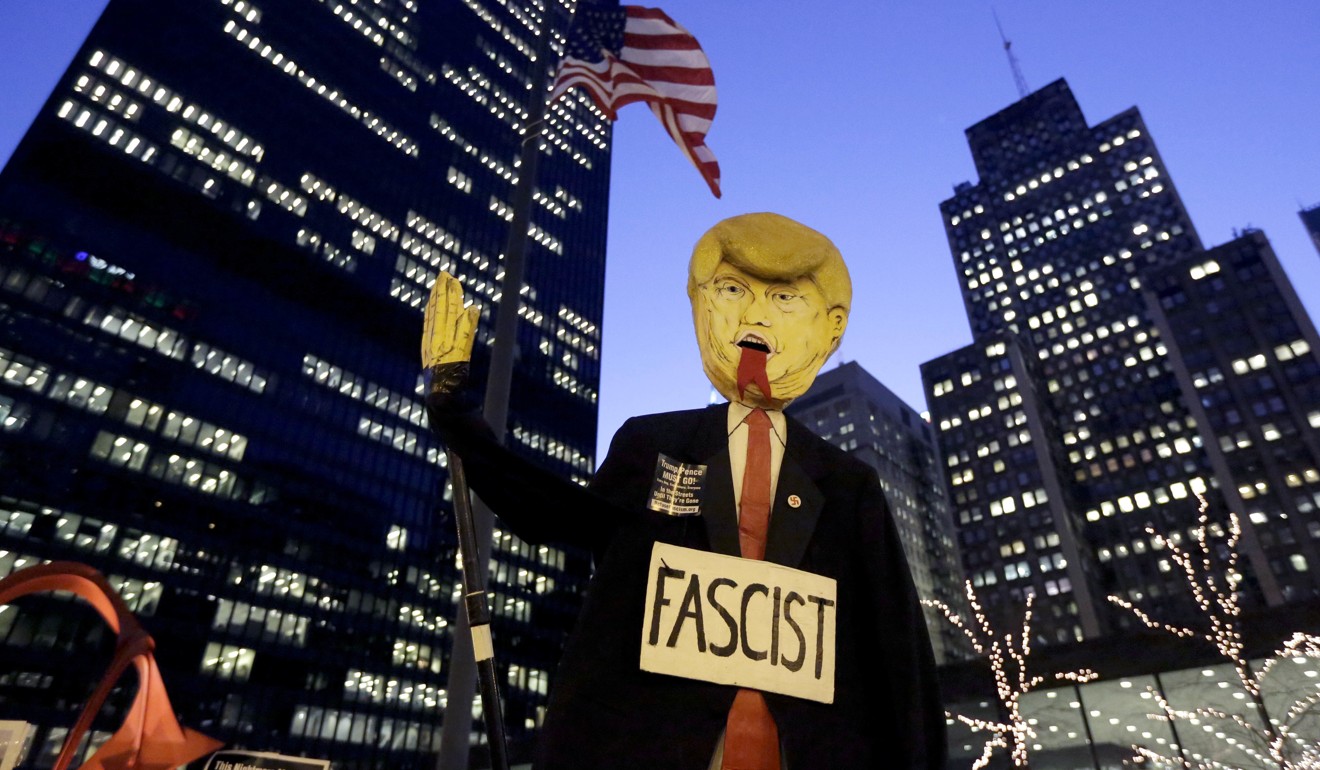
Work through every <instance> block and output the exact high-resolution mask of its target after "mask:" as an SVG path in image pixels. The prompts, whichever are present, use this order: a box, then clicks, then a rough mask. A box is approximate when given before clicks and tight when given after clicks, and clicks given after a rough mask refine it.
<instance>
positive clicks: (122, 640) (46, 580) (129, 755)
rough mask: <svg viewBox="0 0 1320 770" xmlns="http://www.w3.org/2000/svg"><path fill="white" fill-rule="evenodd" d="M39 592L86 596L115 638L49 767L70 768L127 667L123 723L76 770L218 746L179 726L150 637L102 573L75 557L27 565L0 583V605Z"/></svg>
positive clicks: (172, 757) (156, 761) (150, 762)
mask: <svg viewBox="0 0 1320 770" xmlns="http://www.w3.org/2000/svg"><path fill="white" fill-rule="evenodd" d="M42 591H69V592H72V593H74V594H76V595H78V596H80V597H82V598H83V599H86V600H87V602H88V603H89V604H91V605H92V607H93V608H94V609H95V610H96V611H97V612H98V613H99V614H100V615H101V618H102V619H103V620H104V621H105V622H106V625H108V626H110V628H111V629H113V630H114V631H115V633H117V634H118V635H119V637H118V641H117V642H116V644H115V656H114V658H113V659H112V660H111V661H110V667H109V669H107V670H106V672H105V675H104V676H103V677H102V678H101V683H100V684H99V685H98V686H97V688H96V690H95V691H94V692H93V693H92V697H91V698H89V699H88V701H87V704H86V705H85V706H83V710H82V713H81V714H80V715H79V716H78V721H77V722H76V723H74V726H73V728H72V729H71V730H69V734H68V735H67V736H66V737H65V739H64V747H63V748H62V749H61V750H60V755H59V757H58V758H57V759H56V760H55V766H54V770H68V767H69V764H70V762H72V761H73V754H74V752H75V751H76V750H77V748H78V744H79V743H80V742H81V741H82V738H83V735H85V734H86V732H87V730H88V728H90V727H91V725H92V720H93V719H94V718H95V717H96V714H97V712H99V711H100V710H101V706H102V704H104V703H105V699H106V696H108V695H109V694H110V690H111V689H112V688H113V687H114V685H115V682H117V681H118V680H119V677H120V676H121V675H122V674H123V673H124V670H125V669H127V668H128V667H129V665H130V664H131V665H133V666H134V667H135V668H136V669H137V675H138V690H137V695H136V696H135V697H134V698H133V705H132V706H130V707H129V710H128V714H127V715H126V716H125V717H124V723H123V725H121V726H120V728H119V730H118V731H117V732H115V734H114V735H112V736H111V737H110V740H108V741H106V742H105V744H104V745H102V746H101V748H99V749H98V750H97V751H96V753H95V754H94V755H93V756H92V758H91V759H89V760H87V761H86V762H85V763H84V764H83V765H82V770H170V769H171V768H175V767H179V766H181V765H186V764H188V763H189V762H191V761H193V760H194V759H198V758H199V757H202V756H204V755H206V754H209V753H211V752H212V751H215V750H217V749H219V748H221V747H222V746H224V743H223V742H222V741H218V740H216V739H214V738H211V737H209V736H206V735H203V734H201V733H199V732H197V731H195V730H190V729H188V728H186V727H183V726H182V725H180V724H179V721H178V719H177V718H176V717H175V716H174V709H173V708H172V707H171V706H170V699H169V695H168V694H166V692H165V682H164V681H163V680H162V679H161V676H160V669H159V668H157V666H156V656H155V653H154V650H155V649H156V642H155V640H153V639H152V638H151V635H150V634H148V633H147V632H146V630H145V629H143V628H142V625H141V624H140V623H138V620H137V618H136V617H134V616H133V612H132V611H131V610H130V609H129V608H128V605H127V604H125V603H124V600H123V599H122V598H120V596H119V594H118V593H116V592H115V590H114V588H112V587H111V586H110V584H109V583H108V582H107V581H106V579H105V577H104V576H102V575H101V573H99V572H97V571H96V570H94V569H92V568H91V567H88V566H87V565H85V564H78V563H76V562H51V563H50V564H42V565H38V566H36V567H29V568H28V569H25V570H20V571H18V572H15V573H13V574H12V575H10V576H9V577H6V578H4V579H3V580H0V604H8V603H9V602H11V601H13V600H14V599H17V598H19V597H20V596H27V595H28V594H34V593H40V592H42Z"/></svg>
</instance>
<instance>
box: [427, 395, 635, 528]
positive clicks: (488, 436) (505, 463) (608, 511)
mask: <svg viewBox="0 0 1320 770" xmlns="http://www.w3.org/2000/svg"><path fill="white" fill-rule="evenodd" d="M426 413H427V418H428V420H429V422H430V426H431V430H432V431H433V432H434V433H435V434H436V436H438V437H439V438H440V440H441V441H442V442H444V444H445V446H446V447H447V448H448V449H450V450H452V451H453V452H455V453H456V454H457V455H458V456H459V457H460V458H461V460H462V462H463V469H464V471H466V475H467V479H468V484H469V486H470V487H471V488H472V490H473V491H474V492H476V493H477V494H478V495H479V496H480V497H481V499H482V501H483V502H485V503H486V505H488V506H490V509H491V510H492V511H494V512H495V514H496V515H497V516H499V517H500V520H501V521H502V522H504V524H506V525H507V526H508V527H509V529H510V530H512V531H513V533H514V534H516V535H517V536H518V537H519V538H521V539H523V540H525V541H527V542H529V543H541V542H545V541H556V542H566V543H572V544H575V545H580V546H584V547H588V548H592V549H593V550H595V549H598V548H599V546H600V544H601V542H602V538H608V537H609V536H610V534H612V532H613V530H614V528H615V527H616V526H617V525H618V524H619V522H620V520H621V518H622V517H625V516H627V515H628V514H627V513H626V511H625V510H623V509H621V508H619V507H618V506H616V505H614V504H613V503H611V502H610V501H609V500H608V499H607V498H605V497H603V496H602V495H600V494H597V493H595V492H593V491H592V490H590V489H588V488H586V487H582V486H579V485H578V484H575V483H574V482H572V481H570V480H569V479H565V478H563V477H561V476H558V475H556V474H554V473H551V472H550V471H548V470H546V469H545V468H542V467H541V466H539V465H537V464H535V463H533V462H531V461H529V460H527V459H526V458H524V457H522V456H520V455H518V454H517V453H515V452H513V451H511V450H509V449H507V448H505V447H504V446H501V445H500V444H499V442H497V441H496V440H495V434H494V432H493V431H492V430H491V429H490V426H489V425H487V424H486V422H485V421H484V420H483V419H482V418H481V415H480V414H479V413H478V412H477V411H476V410H475V409H474V408H472V407H471V406H470V399H469V398H468V396H467V394H454V393H448V392H438V391H437V390H433V391H432V392H431V393H429V394H428V395H427V399H426ZM607 464H608V461H607ZM601 470H602V472H603V471H604V470H605V466H604V465H602V467H601Z"/></svg>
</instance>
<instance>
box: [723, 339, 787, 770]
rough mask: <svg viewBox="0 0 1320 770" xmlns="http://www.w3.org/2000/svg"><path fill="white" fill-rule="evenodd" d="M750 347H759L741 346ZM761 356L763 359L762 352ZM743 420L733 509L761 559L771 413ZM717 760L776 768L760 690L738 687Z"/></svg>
mask: <svg viewBox="0 0 1320 770" xmlns="http://www.w3.org/2000/svg"><path fill="white" fill-rule="evenodd" d="M749 352H750V353H757V352H759V351H749V350H746V349H744V350H743V353H744V354H746V353H749ZM760 356H761V360H762V361H764V360H765V354H764V353H761V354H760ZM761 371H762V372H764V371H765V368H764V366H763V367H762V368H761ZM762 376H764V375H762ZM746 423H747V429H748V432H747V468H746V470H745V471H744V472H743V484H742V498H741V500H740V501H739V509H738V510H739V512H738V542H739V546H740V547H741V548H742V556H743V558H744V559H758V560H760V559H764V558H765V539H766V533H767V532H769V530H770V417H769V416H768V415H767V414H766V413H765V411H764V410H762V409H753V410H752V411H751V412H749V413H748V415H747V419H746ZM721 765H722V770H779V728H778V727H776V726H775V718H774V716H773V715H771V713H770V709H769V707H768V706H766V703H765V696H764V695H762V694H761V691H760V690H749V689H747V688H743V689H740V690H738V694H737V695H735V696H734V698H733V705H732V706H731V707H730V708H729V718H728V721H727V722H726V723H725V728H724V759H723V761H722V763H721Z"/></svg>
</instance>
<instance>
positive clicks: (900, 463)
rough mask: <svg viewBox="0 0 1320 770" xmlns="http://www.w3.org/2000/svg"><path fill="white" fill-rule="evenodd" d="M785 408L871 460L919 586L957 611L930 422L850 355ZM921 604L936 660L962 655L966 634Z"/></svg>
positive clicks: (960, 599)
mask: <svg viewBox="0 0 1320 770" xmlns="http://www.w3.org/2000/svg"><path fill="white" fill-rule="evenodd" d="M787 412H788V413H789V414H791V415H793V416H794V417H796V418H797V419H798V420H800V421H802V422H803V423H804V424H805V425H806V426H807V427H808V428H810V429H811V430H812V432H814V433H815V434H816V435H818V436H820V437H821V438H823V439H825V440H826V441H829V442H831V443H833V444H835V445H836V446H838V447H839V448H840V449H843V450H844V451H847V452H849V453H851V454H852V455H853V456H854V457H857V458H858V459H860V460H862V461H863V462H865V463H866V464H867V465H870V466H871V467H872V468H875V470H876V473H877V474H878V475H879V477H880V486H881V487H882V488H883V489H884V491H885V497H886V498H887V499H888V501H889V507H890V510H891V511H892V513H893V515H894V519H895V521H896V522H897V523H898V532H899V537H900V538H902V541H903V551H904V554H905V555H906V556H907V559H908V566H909V567H910V568H911V570H912V579H913V581H914V582H915V583H916V585H917V594H918V595H919V596H920V597H921V598H922V599H934V600H938V601H940V602H943V603H944V604H945V605H946V606H949V607H951V608H954V609H956V610H959V611H961V610H962V609H963V607H964V606H965V604H966V599H965V598H964V595H963V578H962V569H961V568H960V566H959V564H958V555H957V550H956V548H955V546H954V532H953V523H952V521H951V520H950V517H949V497H948V493H947V492H946V491H945V482H944V474H943V471H942V470H941V468H940V461H939V459H938V458H939V451H938V448H937V447H936V446H935V435H934V433H933V432H932V430H931V427H930V424H929V423H927V422H926V420H925V419H924V418H923V417H922V416H921V415H920V414H919V413H918V412H917V411H916V410H914V409H913V408H912V407H910V406H908V405H907V404H905V403H904V402H903V400H902V399H900V398H899V397H898V396H896V395H894V393H893V392H892V391H890V390H889V388H886V387H885V386H884V384H883V383H881V382H880V381H879V380H877V379H876V378H875V377H873V376H872V375H871V374H870V373H869V372H867V371H866V370H865V369H863V368H862V367H861V366H859V365H858V364H857V363H856V362H854V361H848V362H845V363H842V364H839V365H838V366H836V367H834V368H832V369H828V370H823V371H821V372H820V374H819V375H818V376H817V377H816V381H815V382H814V383H812V386H811V389H810V390H808V391H807V392H806V393H805V394H803V395H802V396H801V397H800V398H798V399H797V400H795V401H794V402H793V403H792V404H790V405H789V407H788V409H787ZM925 612H926V625H927V627H928V628H929V629H930V635H931V644H932V646H933V647H934V648H935V656H936V660H938V661H939V662H941V663H943V662H945V661H949V660H957V659H960V658H963V657H965V656H966V655H967V654H968V648H967V644H966V640H965V638H964V637H963V635H962V634H961V633H960V632H958V631H957V630H956V629H953V628H951V627H950V626H949V625H948V623H946V622H945V621H944V619H943V616H942V614H941V613H940V612H939V611H938V610H936V609H934V608H931V607H926V608H925Z"/></svg>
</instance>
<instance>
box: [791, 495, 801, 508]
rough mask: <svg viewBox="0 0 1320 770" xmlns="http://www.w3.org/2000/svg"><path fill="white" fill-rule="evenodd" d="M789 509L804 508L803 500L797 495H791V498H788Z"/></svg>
mask: <svg viewBox="0 0 1320 770" xmlns="http://www.w3.org/2000/svg"><path fill="white" fill-rule="evenodd" d="M788 507H789V508H801V507H802V498H800V497H798V496H797V495H789V496H788Z"/></svg>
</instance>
